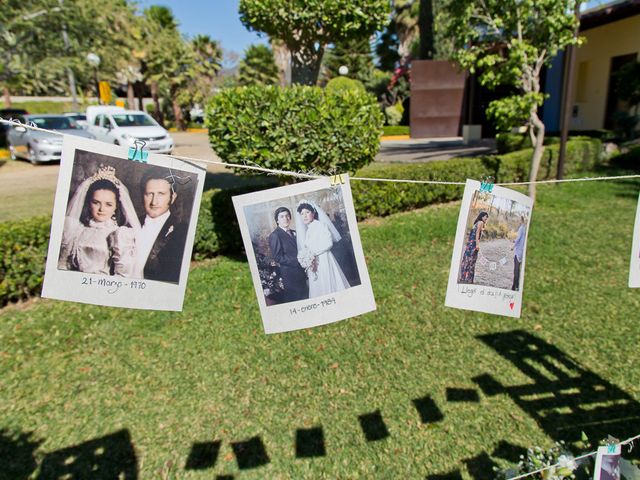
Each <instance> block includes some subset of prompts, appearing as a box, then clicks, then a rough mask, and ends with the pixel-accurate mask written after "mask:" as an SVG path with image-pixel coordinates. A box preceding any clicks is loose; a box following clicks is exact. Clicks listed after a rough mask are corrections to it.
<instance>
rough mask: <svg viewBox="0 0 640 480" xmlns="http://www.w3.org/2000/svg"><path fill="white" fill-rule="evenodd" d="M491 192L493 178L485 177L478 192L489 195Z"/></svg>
mask: <svg viewBox="0 0 640 480" xmlns="http://www.w3.org/2000/svg"><path fill="white" fill-rule="evenodd" d="M492 191H493V177H486V178H484V179H482V181H481V182H480V192H487V193H491V192H492Z"/></svg>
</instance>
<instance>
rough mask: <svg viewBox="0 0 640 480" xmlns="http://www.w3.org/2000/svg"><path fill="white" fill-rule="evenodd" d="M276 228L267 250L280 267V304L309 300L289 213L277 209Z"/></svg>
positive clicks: (275, 214) (283, 209)
mask: <svg viewBox="0 0 640 480" xmlns="http://www.w3.org/2000/svg"><path fill="white" fill-rule="evenodd" d="M273 217H274V219H275V221H276V224H277V227H276V229H275V230H274V231H273V232H271V234H270V235H269V248H271V255H272V256H273V259H274V260H275V261H276V262H277V263H278V265H279V266H280V276H281V277H282V283H283V284H284V292H283V293H282V302H281V303H287V302H294V301H296V300H302V299H304V298H309V288H308V287H307V275H306V273H305V271H304V269H303V268H302V267H301V266H300V263H298V244H297V241H296V231H295V230H293V229H291V228H289V227H290V226H291V211H290V210H289V209H288V208H286V207H279V208H278V209H276V211H275V213H274V215H273Z"/></svg>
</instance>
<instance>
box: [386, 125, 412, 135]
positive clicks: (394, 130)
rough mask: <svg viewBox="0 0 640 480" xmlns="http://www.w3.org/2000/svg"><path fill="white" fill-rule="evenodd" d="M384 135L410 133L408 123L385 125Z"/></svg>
mask: <svg viewBox="0 0 640 480" xmlns="http://www.w3.org/2000/svg"><path fill="white" fill-rule="evenodd" d="M382 132H383V133H382V134H383V135H385V136H386V135H409V126H408V125H396V126H391V125H385V126H384V127H382Z"/></svg>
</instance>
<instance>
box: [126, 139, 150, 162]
mask: <svg viewBox="0 0 640 480" xmlns="http://www.w3.org/2000/svg"><path fill="white" fill-rule="evenodd" d="M146 146H147V142H145V141H144V140H139V139H136V140H134V142H133V147H129V160H133V161H135V162H142V163H147V157H148V156H149V152H147V151H145V150H143V148H144V147H146Z"/></svg>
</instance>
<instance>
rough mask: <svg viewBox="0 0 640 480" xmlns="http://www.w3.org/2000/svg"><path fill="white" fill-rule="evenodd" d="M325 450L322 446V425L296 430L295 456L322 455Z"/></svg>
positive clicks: (325, 452)
mask: <svg viewBox="0 0 640 480" xmlns="http://www.w3.org/2000/svg"><path fill="white" fill-rule="evenodd" d="M326 455H327V450H326V448H325V446H324V432H323V431H322V427H313V428H299V429H298V430H296V457H298V458H311V457H324V456H326Z"/></svg>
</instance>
